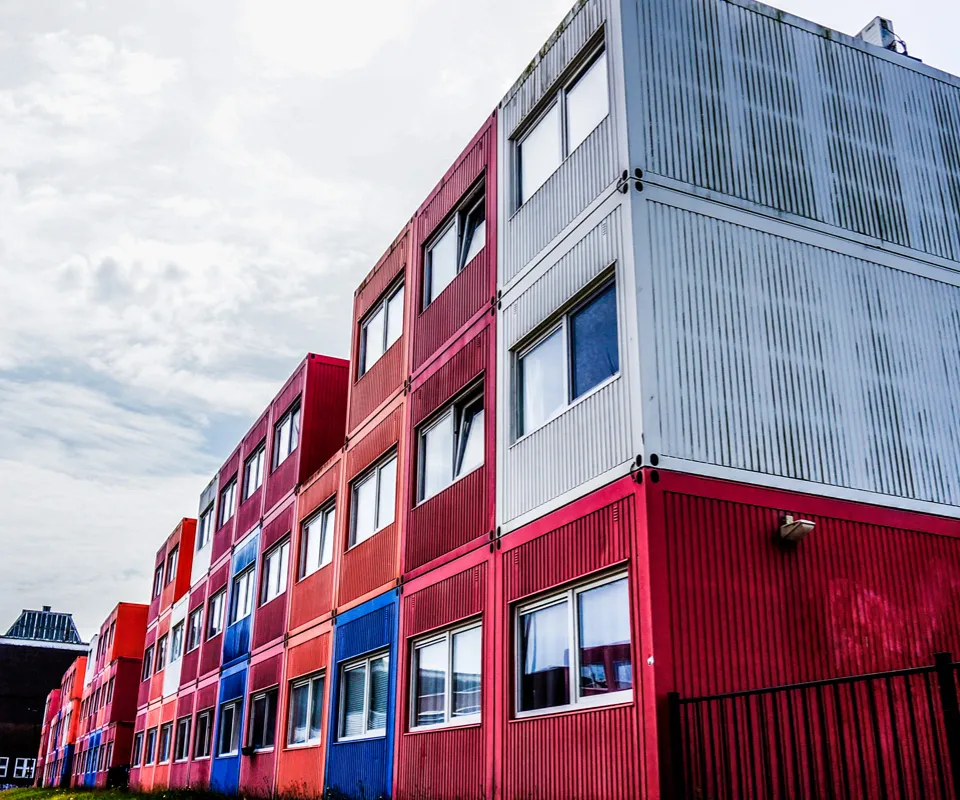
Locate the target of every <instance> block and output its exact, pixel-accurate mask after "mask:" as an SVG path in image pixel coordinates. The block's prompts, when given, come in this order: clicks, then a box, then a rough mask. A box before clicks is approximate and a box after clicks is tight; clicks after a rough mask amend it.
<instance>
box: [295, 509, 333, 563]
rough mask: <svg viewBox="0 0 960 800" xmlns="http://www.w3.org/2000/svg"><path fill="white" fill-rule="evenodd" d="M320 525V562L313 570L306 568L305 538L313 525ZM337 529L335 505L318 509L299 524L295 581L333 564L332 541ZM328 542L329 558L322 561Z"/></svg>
mask: <svg viewBox="0 0 960 800" xmlns="http://www.w3.org/2000/svg"><path fill="white" fill-rule="evenodd" d="M315 523H320V529H319V531H318V535H319V536H320V547H319V552H320V562H319V564H318V565H317V566H316V567H314V568H313V569H309V570H308V568H307V538H308V537H309V535H310V533H309V531H310V528H311V527H312V526H313V525H314V524H315ZM336 529H337V504H336V503H335V502H333V503H327V504H326V505H324V506H322V507H321V508H319V509H318V510H317V511H315V512H314V513H313V514H311V515H310V516H309V517H307V518H306V519H305V520H304V521H303V522H301V523H300V557H299V558H298V559H297V580H298V581H302V580H303V579H304V578H308V577H310V576H311V575H313V574H314V573H315V572H319V571H320V570H321V569H323V568H324V567H326V566H328V565H329V564H332V563H333V541H335V537H336ZM328 540H330V542H331V545H330V558H329V559H327V560H326V561H324V558H323V554H324V552H326V549H327V541H328Z"/></svg>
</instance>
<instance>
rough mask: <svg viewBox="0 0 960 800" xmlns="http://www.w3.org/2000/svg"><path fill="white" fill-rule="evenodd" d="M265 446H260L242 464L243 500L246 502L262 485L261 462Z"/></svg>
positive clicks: (264, 453)
mask: <svg viewBox="0 0 960 800" xmlns="http://www.w3.org/2000/svg"><path fill="white" fill-rule="evenodd" d="M265 458H266V446H265V445H263V444H261V445H260V446H259V447H258V448H257V449H256V452H254V454H253V455H252V456H250V457H249V458H248V459H247V460H246V461H245V462H244V464H243V499H244V500H247V499H248V498H249V497H250V495H252V494H253V493H254V492H255V491H257V489H259V488H260V486H261V485H262V484H263V461H264V459H265Z"/></svg>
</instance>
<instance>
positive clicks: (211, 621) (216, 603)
mask: <svg viewBox="0 0 960 800" xmlns="http://www.w3.org/2000/svg"><path fill="white" fill-rule="evenodd" d="M226 595H227V592H226V589H221V590H220V591H219V592H217V593H216V594H215V595H213V597H211V598H210V602H209V603H208V604H207V638H208V639H212V638H213V637H214V636H216V635H217V634H218V633H220V632H221V631H222V630H223V612H224V606H225V605H226V603H225V602H224V601H225V599H226Z"/></svg>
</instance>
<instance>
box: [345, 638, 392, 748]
mask: <svg viewBox="0 0 960 800" xmlns="http://www.w3.org/2000/svg"><path fill="white" fill-rule="evenodd" d="M389 676H390V657H389V655H388V654H387V653H381V654H379V655H374V656H371V657H369V658H365V659H362V660H360V661H354V662H353V663H350V664H347V665H345V666H344V667H343V669H342V671H341V674H340V726H339V730H340V736H339V738H340V739H358V738H363V737H367V736H383V735H385V734H386V731H387V694H388V691H389Z"/></svg>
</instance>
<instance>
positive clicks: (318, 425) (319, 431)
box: [297, 355, 350, 482]
mask: <svg viewBox="0 0 960 800" xmlns="http://www.w3.org/2000/svg"><path fill="white" fill-rule="evenodd" d="M308 363H309V368H308V370H307V388H306V393H305V395H304V400H303V402H304V406H303V414H302V416H301V426H302V427H301V442H300V445H299V448H300V453H299V465H298V469H299V475H298V476H297V481H298V482H303V481H306V480H307V478H309V477H310V476H311V475H312V474H313V473H314V472H316V471H317V470H318V469H320V468H321V467H322V466H323V465H324V464H325V463H326V462H327V461H328V460H329V459H330V458H331V457H332V456H333V455H334V454H335V453H336V452H337V451H338V450H339V449H340V448H341V447H343V439H344V437H345V436H346V433H347V391H348V389H347V387H348V384H349V382H350V364H349V362H347V361H341V360H340V359H329V358H327V357H325V356H323V357H321V356H314V355H310V356H309V362H308Z"/></svg>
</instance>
